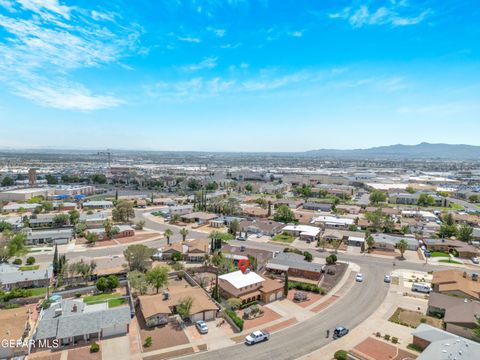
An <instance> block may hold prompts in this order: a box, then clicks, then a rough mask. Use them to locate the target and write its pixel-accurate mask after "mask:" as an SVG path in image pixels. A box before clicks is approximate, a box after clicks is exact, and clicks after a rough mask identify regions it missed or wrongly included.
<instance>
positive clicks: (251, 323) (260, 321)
mask: <svg viewBox="0 0 480 360" xmlns="http://www.w3.org/2000/svg"><path fill="white" fill-rule="evenodd" d="M259 307H260V308H261V309H262V310H263V311H264V313H263V316H261V317H258V318H256V319H253V320H244V321H245V323H244V324H243V329H244V330H248V329H253V328H258V327H260V328H261V326H262V325H264V324H267V323H269V322H270V321H274V320H277V319H280V318H281V316H280V314H277V313H276V312H275V311H273V310H272V309H269V308H267V307H265V306H261V305H259ZM237 315H238V316H240V317H241V318H242V319H243V310H237Z"/></svg>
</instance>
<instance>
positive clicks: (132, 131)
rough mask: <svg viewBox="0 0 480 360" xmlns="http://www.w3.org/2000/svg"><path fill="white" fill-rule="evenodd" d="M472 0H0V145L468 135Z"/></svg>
mask: <svg viewBox="0 0 480 360" xmlns="http://www.w3.org/2000/svg"><path fill="white" fill-rule="evenodd" d="M479 22H480V9H479V7H478V2H476V1H474V0H471V1H468V0H465V1H457V0H437V1H433V0H372V1H356V0H335V1H334V0H330V1H328V0H317V1H313V0H277V1H273V0H251V1H248V0H223V1H222V0H203V1H201V0H190V1H182V0H150V1H147V0H135V1H127V0H115V1H95V0H83V1H63V0H0V125H1V129H2V131H1V132H2V133H3V134H2V136H1V138H0V139H1V140H0V147H29V148H31V147H60V148H123V149H152V150H154V149H155V150H202V151H203V150H207V151H301V150H309V149H318V148H359V147H361V148H364V147H371V146H378V145H388V144H395V143H405V144H415V143H419V142H421V141H429V142H446V143H468V144H475V145H480V140H479V137H478V133H479V131H480V66H479V65H480V61H479V60H480V53H479V50H480V27H479V26H478V24H479Z"/></svg>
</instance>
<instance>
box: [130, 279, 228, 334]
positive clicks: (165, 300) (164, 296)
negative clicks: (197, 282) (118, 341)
mask: <svg viewBox="0 0 480 360" xmlns="http://www.w3.org/2000/svg"><path fill="white" fill-rule="evenodd" d="M188 297H190V298H191V299H192V306H191V308H190V316H189V319H190V321H192V322H195V321H198V320H203V321H210V320H215V319H216V317H217V314H218V311H219V307H218V306H217V304H216V303H215V302H214V301H213V300H212V299H211V298H210V297H209V296H208V295H207V294H206V293H205V291H204V290H203V289H201V288H199V287H183V286H170V287H169V288H168V289H167V290H165V291H164V292H163V293H161V294H156V295H142V296H139V297H138V302H139V305H140V310H141V312H142V315H143V317H144V319H145V323H146V324H147V326H150V327H152V326H157V325H164V324H167V323H168V322H169V320H170V318H171V317H172V316H173V315H174V314H175V313H176V311H175V307H176V306H178V305H179V304H180V303H181V301H182V300H183V299H185V298H188Z"/></svg>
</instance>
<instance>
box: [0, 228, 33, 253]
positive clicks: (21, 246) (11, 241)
mask: <svg viewBox="0 0 480 360" xmlns="http://www.w3.org/2000/svg"><path fill="white" fill-rule="evenodd" d="M3 234H4V236H5V238H6V239H7V254H8V256H9V257H13V256H22V255H25V254H26V253H27V252H28V249H27V247H26V242H27V234H26V233H25V232H23V231H20V232H17V233H12V232H9V231H6V232H5V231H4V232H3Z"/></svg>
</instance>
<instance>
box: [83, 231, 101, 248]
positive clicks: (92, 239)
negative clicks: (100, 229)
mask: <svg viewBox="0 0 480 360" xmlns="http://www.w3.org/2000/svg"><path fill="white" fill-rule="evenodd" d="M85 240H87V243H88V244H89V245H94V244H95V243H96V242H97V241H98V234H97V233H95V232H88V233H87V234H86V235H85Z"/></svg>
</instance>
